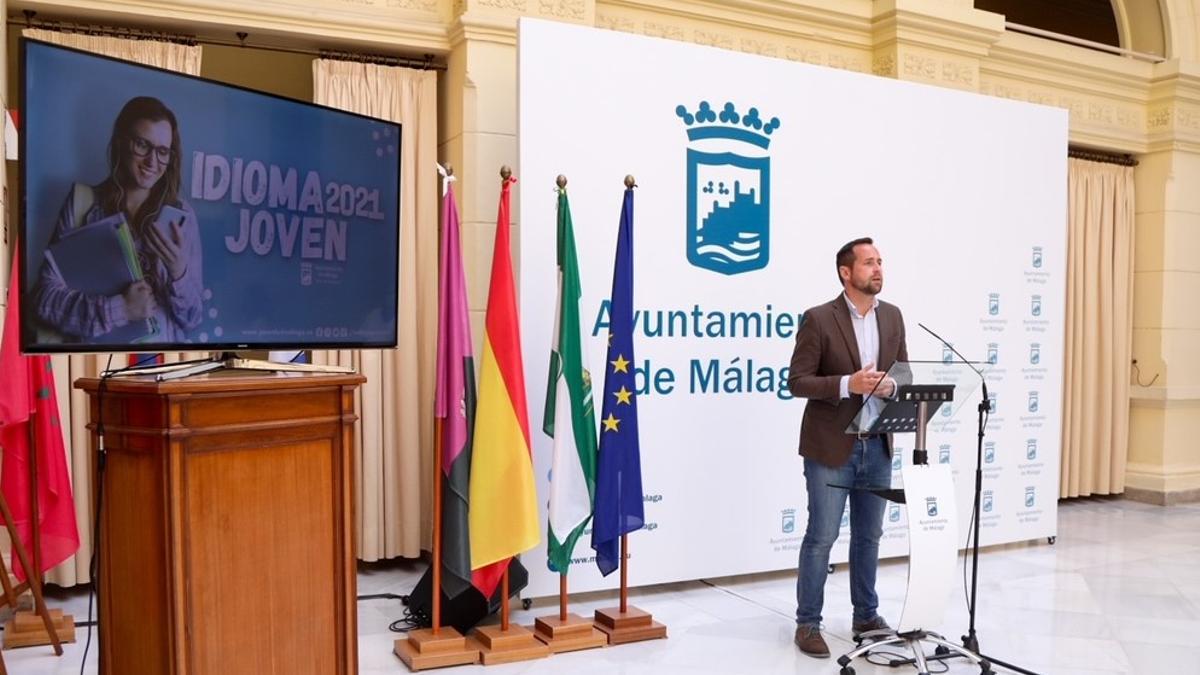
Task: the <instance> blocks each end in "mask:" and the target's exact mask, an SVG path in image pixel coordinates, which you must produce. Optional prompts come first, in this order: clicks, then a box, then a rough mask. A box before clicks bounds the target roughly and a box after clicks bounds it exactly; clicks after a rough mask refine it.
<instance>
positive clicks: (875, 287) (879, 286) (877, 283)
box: [854, 279, 883, 295]
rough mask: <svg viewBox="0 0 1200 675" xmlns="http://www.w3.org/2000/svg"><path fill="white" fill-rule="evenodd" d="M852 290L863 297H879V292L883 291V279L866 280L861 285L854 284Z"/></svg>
mask: <svg viewBox="0 0 1200 675" xmlns="http://www.w3.org/2000/svg"><path fill="white" fill-rule="evenodd" d="M854 290H856V291H858V292H859V293H863V294H865V295H879V292H880V291H882V290H883V279H879V280H875V279H867V280H866V281H863V282H862V283H857V282H856V283H855V284H854Z"/></svg>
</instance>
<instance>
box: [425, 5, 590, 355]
mask: <svg viewBox="0 0 1200 675" xmlns="http://www.w3.org/2000/svg"><path fill="white" fill-rule="evenodd" d="M451 13H452V18H451V27H450V36H451V37H450V42H451V51H450V54H449V55H448V56H447V71H446V73H445V75H444V76H443V77H442V79H441V84H440V87H439V92H438V93H439V97H440V100H441V118H440V119H439V120H438V129H439V134H440V135H441V138H439V139H438V144H439V148H438V149H439V156H440V157H441V158H442V160H443V161H445V162H450V163H451V164H452V165H453V166H454V173H455V175H456V176H458V178H459V182H458V183H457V184H456V186H455V189H456V192H457V194H458V195H459V202H460V204H459V207H460V215H461V217H462V235H463V238H462V242H463V258H464V260H463V264H464V268H465V270H466V275H467V304H468V306H469V308H470V312H471V330H472V331H473V335H474V337H475V346H476V349H477V352H476V353H478V349H479V348H480V347H481V345H482V340H483V334H484V333H483V329H484V326H483V318H484V312H485V310H486V308H487V294H488V282H489V280H490V273H491V269H492V248H493V245H494V240H495V237H496V205H497V200H498V199H499V196H500V167H501V166H502V165H504V164H508V165H510V166H511V167H512V168H513V175H514V176H516V178H517V180H518V183H517V186H516V187H515V193H514V199H513V219H514V220H513V230H512V232H513V237H512V250H511V252H510V253H511V255H512V256H513V260H514V262H515V269H516V272H517V276H518V278H519V277H520V259H519V256H518V250H519V246H518V242H519V241H520V233H521V228H520V224H519V223H518V222H517V221H516V217H517V213H518V211H517V207H518V205H519V201H520V195H521V194H522V193H524V192H525V191H527V190H534V191H535V193H536V194H549V191H550V189H551V188H553V187H554V186H552V185H528V184H525V183H522V182H520V181H521V169H520V166H519V165H518V154H517V150H518V146H517V21H518V19H519V18H520V17H521V16H533V17H538V18H544V19H552V20H557V21H567V22H572V23H580V24H585V25H591V24H592V23H593V22H594V21H595V0H456V1H455V2H454V3H453V5H452V7H451Z"/></svg>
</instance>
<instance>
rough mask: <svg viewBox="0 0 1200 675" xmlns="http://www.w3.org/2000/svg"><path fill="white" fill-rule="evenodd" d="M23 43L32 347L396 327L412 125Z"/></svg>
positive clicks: (277, 340) (354, 340) (228, 344)
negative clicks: (404, 150)
mask: <svg viewBox="0 0 1200 675" xmlns="http://www.w3.org/2000/svg"><path fill="white" fill-rule="evenodd" d="M21 51H22V71H21V72H22V86H21V90H22V99H21V114H20V118H19V119H20V125H21V130H20V131H21V133H20V146H21V147H20V164H21V206H22V209H21V231H20V235H19V236H20V250H19V252H18V255H19V256H20V259H21V323H22V336H21V337H22V339H21V347H22V350H23V351H26V352H32V353H46V352H106V351H136V352H153V351H182V350H205V351H235V350H257V349H304V348H386V347H394V346H395V345H396V310H397V306H396V305H397V298H398V292H397V284H398V272H399V270H398V267H399V248H398V247H399V220H398V217H399V194H400V189H399V188H400V178H401V177H400V125H398V124H394V123H390V122H385V121H381V120H377V119H372V118H369V117H364V116H360V115H355V114H351V113H347V112H343V111H340V110H335V109H332V108H328V107H323V106H319V105H314V104H311V103H306V102H302V101H296V100H291V99H287V98H282V97H279V96H274V95H268V94H263V93H260V92H255V91H250V90H247V89H242V88H239V87H234V86H230V85H227V84H222V83H218V82H213V81H210V80H206V79H203V78H199V77H191V76H186V75H181V74H178V73H174V72H170V71H166V70H161V69H158V68H150V67H146V66H141V65H137V64H134V63H130V62H127V61H121V60H117V59H111V58H106V57H102V56H97V55H94V54H90V53H87V52H82V51H77V50H74V49H68V48H65V47H59V46H55V45H51V44H48V43H43V42H38V41H35V40H23V42H22V50H21Z"/></svg>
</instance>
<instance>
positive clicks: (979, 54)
mask: <svg viewBox="0 0 1200 675" xmlns="http://www.w3.org/2000/svg"><path fill="white" fill-rule="evenodd" d="M873 10H874V11H873V14H872V17H871V42H872V52H873V54H872V68H871V70H872V72H874V73H875V74H876V75H882V76H884V77H894V78H896V79H900V80H913V81H916V82H924V83H927V84H936V85H939V86H943V87H951V88H954V89H963V90H966V91H979V64H980V61H981V60H982V59H983V58H984V57H986V56H987V53H988V50H989V49H990V48H991V46H992V45H993V44H994V43H995V42H996V41H997V40H999V39H1000V37H1001V36H1002V35H1003V34H1004V17H1003V16H1001V15H999V14H992V13H991V12H985V11H982V10H977V9H974V7H973V6H972V3H971V2H970V0H876V1H875V5H874V8H873Z"/></svg>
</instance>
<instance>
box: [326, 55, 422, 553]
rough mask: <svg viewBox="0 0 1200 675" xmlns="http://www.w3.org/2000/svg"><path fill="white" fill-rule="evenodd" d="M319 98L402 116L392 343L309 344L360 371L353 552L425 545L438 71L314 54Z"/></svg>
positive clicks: (363, 110) (333, 104) (329, 360)
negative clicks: (362, 346)
mask: <svg viewBox="0 0 1200 675" xmlns="http://www.w3.org/2000/svg"><path fill="white" fill-rule="evenodd" d="M313 91H314V98H315V100H316V102H317V103H320V104H323V105H327V106H331V107H334V108H340V109H342V110H347V111H350V112H355V113H359V114H363V115H369V116H371V117H377V118H380V119H385V120H389V121H393V122H399V123H401V124H402V135H403V140H402V142H401V143H400V147H399V151H400V158H401V163H400V175H401V176H402V180H401V191H400V224H399V225H400V251H399V255H400V289H399V293H400V296H399V297H400V301H399V305H400V314H399V317H398V320H399V332H400V335H399V343H398V347H397V348H396V349H389V350H381V351H380V350H369V351H324V352H316V353H315V354H314V357H313V361H314V362H315V363H325V364H336V365H344V366H353V367H354V368H356V369H357V370H358V371H359V372H360V373H362V374H363V375H365V376H366V378H367V382H366V384H365V385H363V387H362V388H361V390H360V391H359V395H358V411H359V421H358V424H357V425H356V427H355V454H356V462H357V463H356V466H357V467H358V476H357V481H356V486H355V508H356V510H355V514H356V519H357V522H356V527H355V535H356V539H357V541H358V556H359V558H361V559H363V560H379V559H381V558H392V557H396V556H404V557H416V556H417V555H419V554H420V551H421V548H422V547H423V546H424V547H426V548H428V545H429V534H430V522H429V514H430V512H431V509H430V508H429V504H430V502H431V497H430V495H431V491H430V486H431V484H432V481H431V480H428V479H427V478H426V477H427V476H429V475H430V474H431V472H432V471H433V456H432V453H433V385H434V383H433V371H434V360H435V358H436V349H437V259H438V252H437V231H438V225H437V222H438V221H437V219H438V211H437V209H438V192H437V171H436V167H435V166H434V163H435V162H436V161H437V156H436V155H437V75H436V73H434V72H433V71H420V70H410V69H407V68H394V67H387V66H378V65H373V64H364V63H350V62H345V61H331V60H325V59H318V60H316V61H314V62H313Z"/></svg>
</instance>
